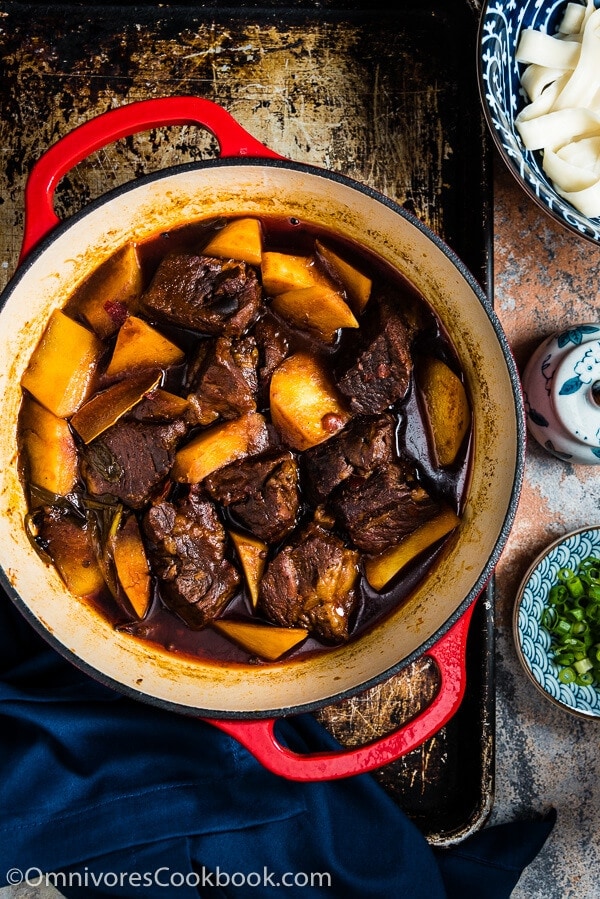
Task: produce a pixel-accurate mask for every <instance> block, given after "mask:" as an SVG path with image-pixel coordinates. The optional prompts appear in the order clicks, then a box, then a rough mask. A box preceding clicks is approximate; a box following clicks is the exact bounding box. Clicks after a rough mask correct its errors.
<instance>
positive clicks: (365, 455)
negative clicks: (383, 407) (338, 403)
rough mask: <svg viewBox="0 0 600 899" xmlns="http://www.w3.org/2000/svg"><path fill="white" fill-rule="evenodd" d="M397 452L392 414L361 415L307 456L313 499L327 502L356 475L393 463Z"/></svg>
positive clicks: (305, 473) (305, 466) (307, 477)
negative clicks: (346, 481)
mask: <svg viewBox="0 0 600 899" xmlns="http://www.w3.org/2000/svg"><path fill="white" fill-rule="evenodd" d="M394 453H395V422H394V419H393V418H392V416H391V415H387V414H383V415H357V416H356V417H355V418H353V419H351V421H350V422H349V423H348V424H347V425H346V427H345V428H344V429H343V430H342V431H339V432H338V433H337V434H335V435H334V436H333V437H330V438H329V440H326V441H325V442H324V443H319V444H317V446H314V447H311V448H310V449H308V450H306V451H305V452H304V454H303V464H302V470H303V476H304V479H305V481H306V485H307V490H308V493H309V496H310V498H311V499H312V500H313V501H314V502H317V503H321V502H323V501H324V500H325V499H326V498H327V497H328V496H329V494H330V493H331V491H332V490H334V489H335V487H337V486H338V484H341V483H342V481H345V480H346V478H349V477H351V476H352V475H359V476H365V475H367V474H368V473H369V472H371V471H373V470H374V469H375V468H377V467H378V466H379V465H383V464H384V463H386V462H391V461H392V460H393V458H394Z"/></svg>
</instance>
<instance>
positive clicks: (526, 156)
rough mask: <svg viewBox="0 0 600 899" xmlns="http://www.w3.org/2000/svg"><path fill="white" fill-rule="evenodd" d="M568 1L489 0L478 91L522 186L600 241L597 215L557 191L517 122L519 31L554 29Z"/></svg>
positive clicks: (568, 222) (567, 222)
mask: <svg viewBox="0 0 600 899" xmlns="http://www.w3.org/2000/svg"><path fill="white" fill-rule="evenodd" d="M566 5H567V0H487V2H486V3H485V4H484V6H483V9H482V13H481V20H480V25H479V52H478V79H479V92H480V95H481V100H482V104H483V110H484V114H485V117H486V119H487V122H488V125H489V127H490V130H491V133H492V135H493V137H494V140H495V142H496V145H497V147H498V149H499V151H500V154H501V155H502V157H503V158H504V161H505V162H506V164H507V165H508V168H509V169H510V170H511V172H512V173H513V175H514V176H515V178H516V179H517V180H518V181H519V183H520V184H521V186H522V187H523V188H524V189H525V191H526V192H527V193H528V194H529V196H530V197H532V199H533V200H535V202H536V203H538V204H539V205H540V206H541V207H542V209H544V210H545V211H546V212H547V213H549V214H550V215H551V216H552V218H554V219H555V220H556V221H558V222H560V223H561V224H562V225H565V226H566V227H567V228H569V229H570V230H571V231H574V232H575V233H576V234H578V235H580V236H582V237H584V238H587V239H588V240H591V241H593V242H595V243H596V244H600V218H593V219H590V218H587V217H586V216H585V215H582V213H581V212H579V211H578V210H577V209H575V208H574V207H573V206H571V204H570V203H568V202H567V201H566V200H564V199H562V197H560V196H559V194H558V193H557V192H556V190H555V189H554V187H553V186H552V183H551V182H550V180H549V179H548V177H547V175H546V174H545V173H544V171H543V169H542V166H541V158H540V156H539V154H538V153H537V152H532V151H529V150H525V148H524V146H523V144H522V143H521V138H520V137H519V134H518V132H517V130H516V127H515V118H516V116H517V114H518V113H519V112H520V111H521V109H522V108H523V106H525V104H526V102H527V100H526V97H525V94H524V92H523V90H522V88H521V83H520V78H521V73H522V69H523V68H524V66H522V65H521V64H520V63H518V62H517V61H516V59H515V56H516V48H517V46H518V44H519V40H520V36H521V32H522V30H523V29H524V28H535V29H537V30H543V31H545V32H547V33H549V34H554V33H555V32H556V30H557V27H558V24H559V23H560V21H561V19H562V16H563V13H564V10H565V7H566ZM596 5H597V4H596Z"/></svg>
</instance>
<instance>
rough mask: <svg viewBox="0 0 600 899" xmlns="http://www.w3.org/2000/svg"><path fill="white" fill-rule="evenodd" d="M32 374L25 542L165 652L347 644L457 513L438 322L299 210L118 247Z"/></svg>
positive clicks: (455, 408)
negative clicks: (285, 216) (264, 638)
mask: <svg viewBox="0 0 600 899" xmlns="http://www.w3.org/2000/svg"><path fill="white" fill-rule="evenodd" d="M57 322H58V326H57V324H56V323H57ZM54 332H58V336H56V335H55V333H54ZM82 338H83V339H82ZM73 347H80V349H79V351H78V352H72V351H71V350H72V348H73ZM73 360H74V361H73ZM430 360H435V363H436V377H437V380H436V382H435V389H433V390H432V389H431V383H430V380H431V379H429V380H428V379H427V376H426V374H425V376H424V375H422V372H425V373H427V372H429V371H430V370H431V367H432V366H431V364H430ZM49 371H52V372H55V373H56V374H55V377H54V380H55V381H56V382H57V383H60V384H61V389H62V393H61V392H60V391H58V390H56V391H54V392H53V391H49V390H48V387H47V381H48V372H49ZM440 371H441V372H442V374H441V376H440ZM457 384H458V385H459V388H458V391H457ZM39 385H42V386H41V387H40V386H39ZM123 385H127V389H125V387H124V386H123ZM150 385H151V386H150ZM22 386H23V403H22V411H21V416H20V428H19V445H20V464H21V473H22V481H23V484H24V487H25V489H26V491H27V496H28V505H29V515H28V517H27V521H26V526H27V529H28V533H29V534H30V537H31V539H32V541H33V543H34V545H35V546H36V548H37V549H38V551H39V552H40V553H41V554H43V555H44V556H45V557H46V558H47V559H48V560H49V561H50V562H51V563H52V564H54V565H55V566H56V568H57V570H58V571H59V573H60V574H61V576H62V577H63V579H64V580H65V583H66V585H67V587H68V589H69V590H70V591H71V592H72V593H73V594H74V596H76V597H79V598H81V599H84V600H85V601H90V602H93V603H94V604H95V605H96V606H97V608H98V609H99V610H100V612H101V613H102V614H104V615H106V616H107V617H109V619H110V620H111V621H112V622H113V624H114V626H115V627H117V628H119V629H120V630H125V631H127V632H128V633H131V634H132V636H135V637H137V638H139V639H147V640H150V641H155V642H158V643H160V644H161V645H163V646H166V647H167V648H168V649H169V650H171V651H174V652H183V653H187V654H192V655H200V656H202V657H204V658H208V659H213V660H216V661H218V660H220V659H221V660H227V661H228V662H234V663H235V662H239V663H248V662H250V663H253V664H257V663H265V662H268V661H272V660H275V659H281V658H286V657H288V656H289V655H290V654H292V655H294V656H296V655H297V654H299V653H305V652H311V653H314V652H318V651H325V650H326V649H327V647H328V646H333V645H337V644H339V643H341V642H345V641H347V640H349V639H353V638H355V637H356V636H358V635H359V634H360V633H361V632H363V631H364V629H365V628H366V627H368V626H369V625H371V624H372V623H373V622H374V621H376V620H379V619H380V618H381V617H382V616H383V615H385V614H387V613H388V612H389V611H390V610H391V609H392V608H394V607H395V606H396V605H398V603H400V602H402V600H403V599H405V598H406V596H407V595H408V594H409V592H410V590H411V589H412V588H413V587H414V584H415V583H416V582H417V581H419V580H420V579H422V578H423V577H424V576H426V573H427V571H428V570H429V568H430V567H431V566H432V565H433V564H434V563H435V559H436V557H437V555H438V554H439V553H440V552H441V551H442V549H443V544H444V540H445V539H446V537H447V536H448V534H449V533H451V531H452V530H453V529H454V528H455V527H456V526H457V525H458V523H459V521H460V513H461V508H462V504H463V501H464V493H465V491H466V486H467V481H468V470H469V448H470V442H469V433H470V418H469V416H470V411H469V404H468V398H467V395H466V391H465V390H464V387H463V385H462V378H461V372H460V369H459V367H458V364H457V360H456V355H455V353H454V352H453V349H452V346H451V344H450V342H449V340H448V337H447V335H446V333H445V331H444V329H443V327H442V325H441V323H440V322H439V320H438V319H437V317H436V316H435V314H434V313H433V311H432V309H431V307H430V306H429V305H428V304H427V301H426V299H425V298H424V297H422V296H420V295H419V294H418V293H417V292H416V290H415V289H414V288H413V287H412V286H411V285H410V284H409V283H408V282H407V281H406V279H405V278H404V277H403V276H402V275H401V274H400V273H398V272H396V271H392V270H390V269H389V267H387V266H384V265H383V264H382V263H381V262H380V261H379V260H378V259H376V258H373V257H371V256H367V254H366V253H365V252H364V251H362V250H361V249H360V248H359V247H357V246H355V245H353V244H352V245H351V244H349V243H348V242H342V241H340V240H339V239H336V238H335V236H333V235H331V234H328V233H323V232H322V231H320V230H318V229H315V228H312V227H311V226H309V225H307V224H305V223H302V222H300V221H298V220H296V219H290V220H286V221H280V220H269V219H266V218H265V219H261V220H258V219H247V218H239V219H230V220H219V221H216V222H209V223H200V224H198V225H190V226H186V227H185V228H181V229H178V230H176V231H173V232H169V233H168V234H163V235H160V236H158V237H157V238H155V239H154V240H152V241H149V242H147V243H145V244H141V245H140V246H137V247H132V246H128V247H127V248H125V250H123V251H121V252H120V253H119V254H117V255H116V256H115V257H112V258H111V259H109V260H108V261H107V262H106V263H104V265H103V266H102V267H101V268H100V269H98V270H97V271H96V272H95V273H94V275H93V276H92V278H90V279H88V281H87V282H86V283H84V284H83V285H81V286H80V287H79V288H77V289H76V290H75V291H74V293H73V295H72V296H71V297H70V298H69V299H68V302H67V303H66V304H65V307H64V309H63V310H62V311H61V312H59V313H55V315H54V316H53V320H52V322H51V323H50V325H49V328H48V329H47V331H46V332H45V334H44V335H43V337H42V340H41V341H40V344H38V347H37V348H36V350H35V351H34V354H33V356H32V359H31V361H30V364H29V366H28V368H27V370H26V373H25V376H24V378H23V381H22ZM115 391H118V395H119V397H124V398H122V399H121V401H120V402H119V403H116V402H115ZM136 391H137V392H136ZM49 394H50V396H49ZM457 395H458V399H457ZM64 396H67V397H69V404H68V405H67V406H65V403H64V401H63V397H64ZM432 397H433V400H432ZM90 404H94V406H93V408H94V412H95V413H98V415H95V416H94V420H95V421H98V420H101V422H102V424H101V425H99V426H97V427H95V428H94V427H92V428H91V430H89V431H87V430H86V428H85V427H83V426H82V422H84V423H87V426H88V427H89V420H90V415H89V414H87V415H86V410H88V409H89V407H90ZM98 409H99V410H100V412H98ZM440 422H441V425H440ZM440 427H442V428H443V431H444V435H446V437H447V434H448V433H449V434H450V435H451V437H452V439H451V440H450V443H451V445H452V446H453V447H454V449H453V451H452V452H451V453H450V455H448V454H446V456H445V457H444V460H443V464H441V463H440V457H439V453H438V452H436V446H438V445H439V442H440V439H441V438H440V435H439V434H436V431H439V429H440ZM89 434H92V435H93V436H92V437H91V438H90V437H89ZM446 442H448V441H447V440H446ZM65 472H67V473H68V476H65ZM124 547H125V549H124ZM399 550H400V552H399ZM382 572H384V573H382ZM90 585H91V587H90ZM228 622H230V626H229V630H228V626H227V623H228ZM213 623H214V624H213ZM253 624H254V625H255V629H254V631H253V632H252V633H253V635H254V636H253V638H252V639H247V633H248V626H251V625H253ZM238 625H240V626H238ZM241 625H243V627H242V626H241ZM265 625H270V627H268V628H265ZM265 630H268V634H269V646H268V648H267V644H266V643H264V644H261V642H260V635H261V633H262V632H263V631H265ZM255 638H256V639H255ZM257 640H258V642H257ZM261 645H264V646H265V649H264V651H262V652H261V651H257V646H258V647H259V648H260V646H261ZM273 646H274V647H275V648H273ZM279 648H281V652H279Z"/></svg>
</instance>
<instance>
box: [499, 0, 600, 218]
mask: <svg viewBox="0 0 600 899" xmlns="http://www.w3.org/2000/svg"><path fill="white" fill-rule="evenodd" d="M517 60H518V61H519V62H523V63H525V64H526V66H527V68H526V69H525V71H524V72H523V75H522V78H521V84H522V86H523V89H524V90H525V91H526V93H527V96H528V97H529V99H530V100H531V102H530V103H529V104H528V105H527V106H525V108H524V109H523V110H522V111H521V112H520V113H519V115H518V116H517V117H516V119H515V126H516V128H517V130H518V132H519V134H520V136H521V140H522V141H523V143H524V145H525V147H526V149H528V150H540V151H541V152H542V156H543V161H542V167H543V169H544V171H545V172H546V174H547V176H548V178H549V179H550V180H551V181H552V182H553V184H554V187H555V189H556V191H557V193H558V194H559V195H560V196H562V197H564V198H565V199H566V200H567V201H568V202H570V203H571V204H572V205H573V206H574V207H575V208H576V209H578V210H579V211H580V212H581V213H583V215H586V216H588V217H590V218H596V217H597V216H600V9H598V10H596V8H595V6H594V0H587V3H586V4H585V6H584V5H581V4H578V3H574V2H570V3H568V4H567V7H566V9H565V14H564V17H563V20H562V22H561V25H560V27H559V34H558V36H556V37H553V36H551V35H548V34H545V33H544V32H540V31H535V30H534V29H524V30H523V32H522V34H521V38H520V41H519V45H518V47H517Z"/></svg>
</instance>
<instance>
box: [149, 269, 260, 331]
mask: <svg viewBox="0 0 600 899" xmlns="http://www.w3.org/2000/svg"><path fill="white" fill-rule="evenodd" d="M141 303H142V307H143V309H144V310H145V311H146V313H147V314H149V315H150V317H156V318H157V319H159V320H160V321H163V322H168V323H170V324H174V325H179V326H180V327H183V328H189V329H191V330H193V331H201V332H202V333H205V334H216V335H219V334H224V335H232V336H239V335H240V334H243V333H244V331H245V330H246V329H247V328H248V327H249V326H250V325H251V323H252V322H253V321H255V319H256V318H257V316H258V314H259V311H260V307H261V287H260V283H259V281H258V277H257V274H256V272H255V270H254V269H253V268H252V267H251V266H250V265H247V264H246V263H245V262H237V261H234V260H231V259H213V258H212V257H211V256H198V255H195V254H192V253H170V254H168V255H167V256H165V257H164V258H163V260H162V261H161V263H160V265H159V266H158V269H157V270H156V273H155V275H154V277H153V279H152V281H151V283H150V286H149V287H148V289H147V290H146V291H145V293H144V294H143V295H142V298H141Z"/></svg>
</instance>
